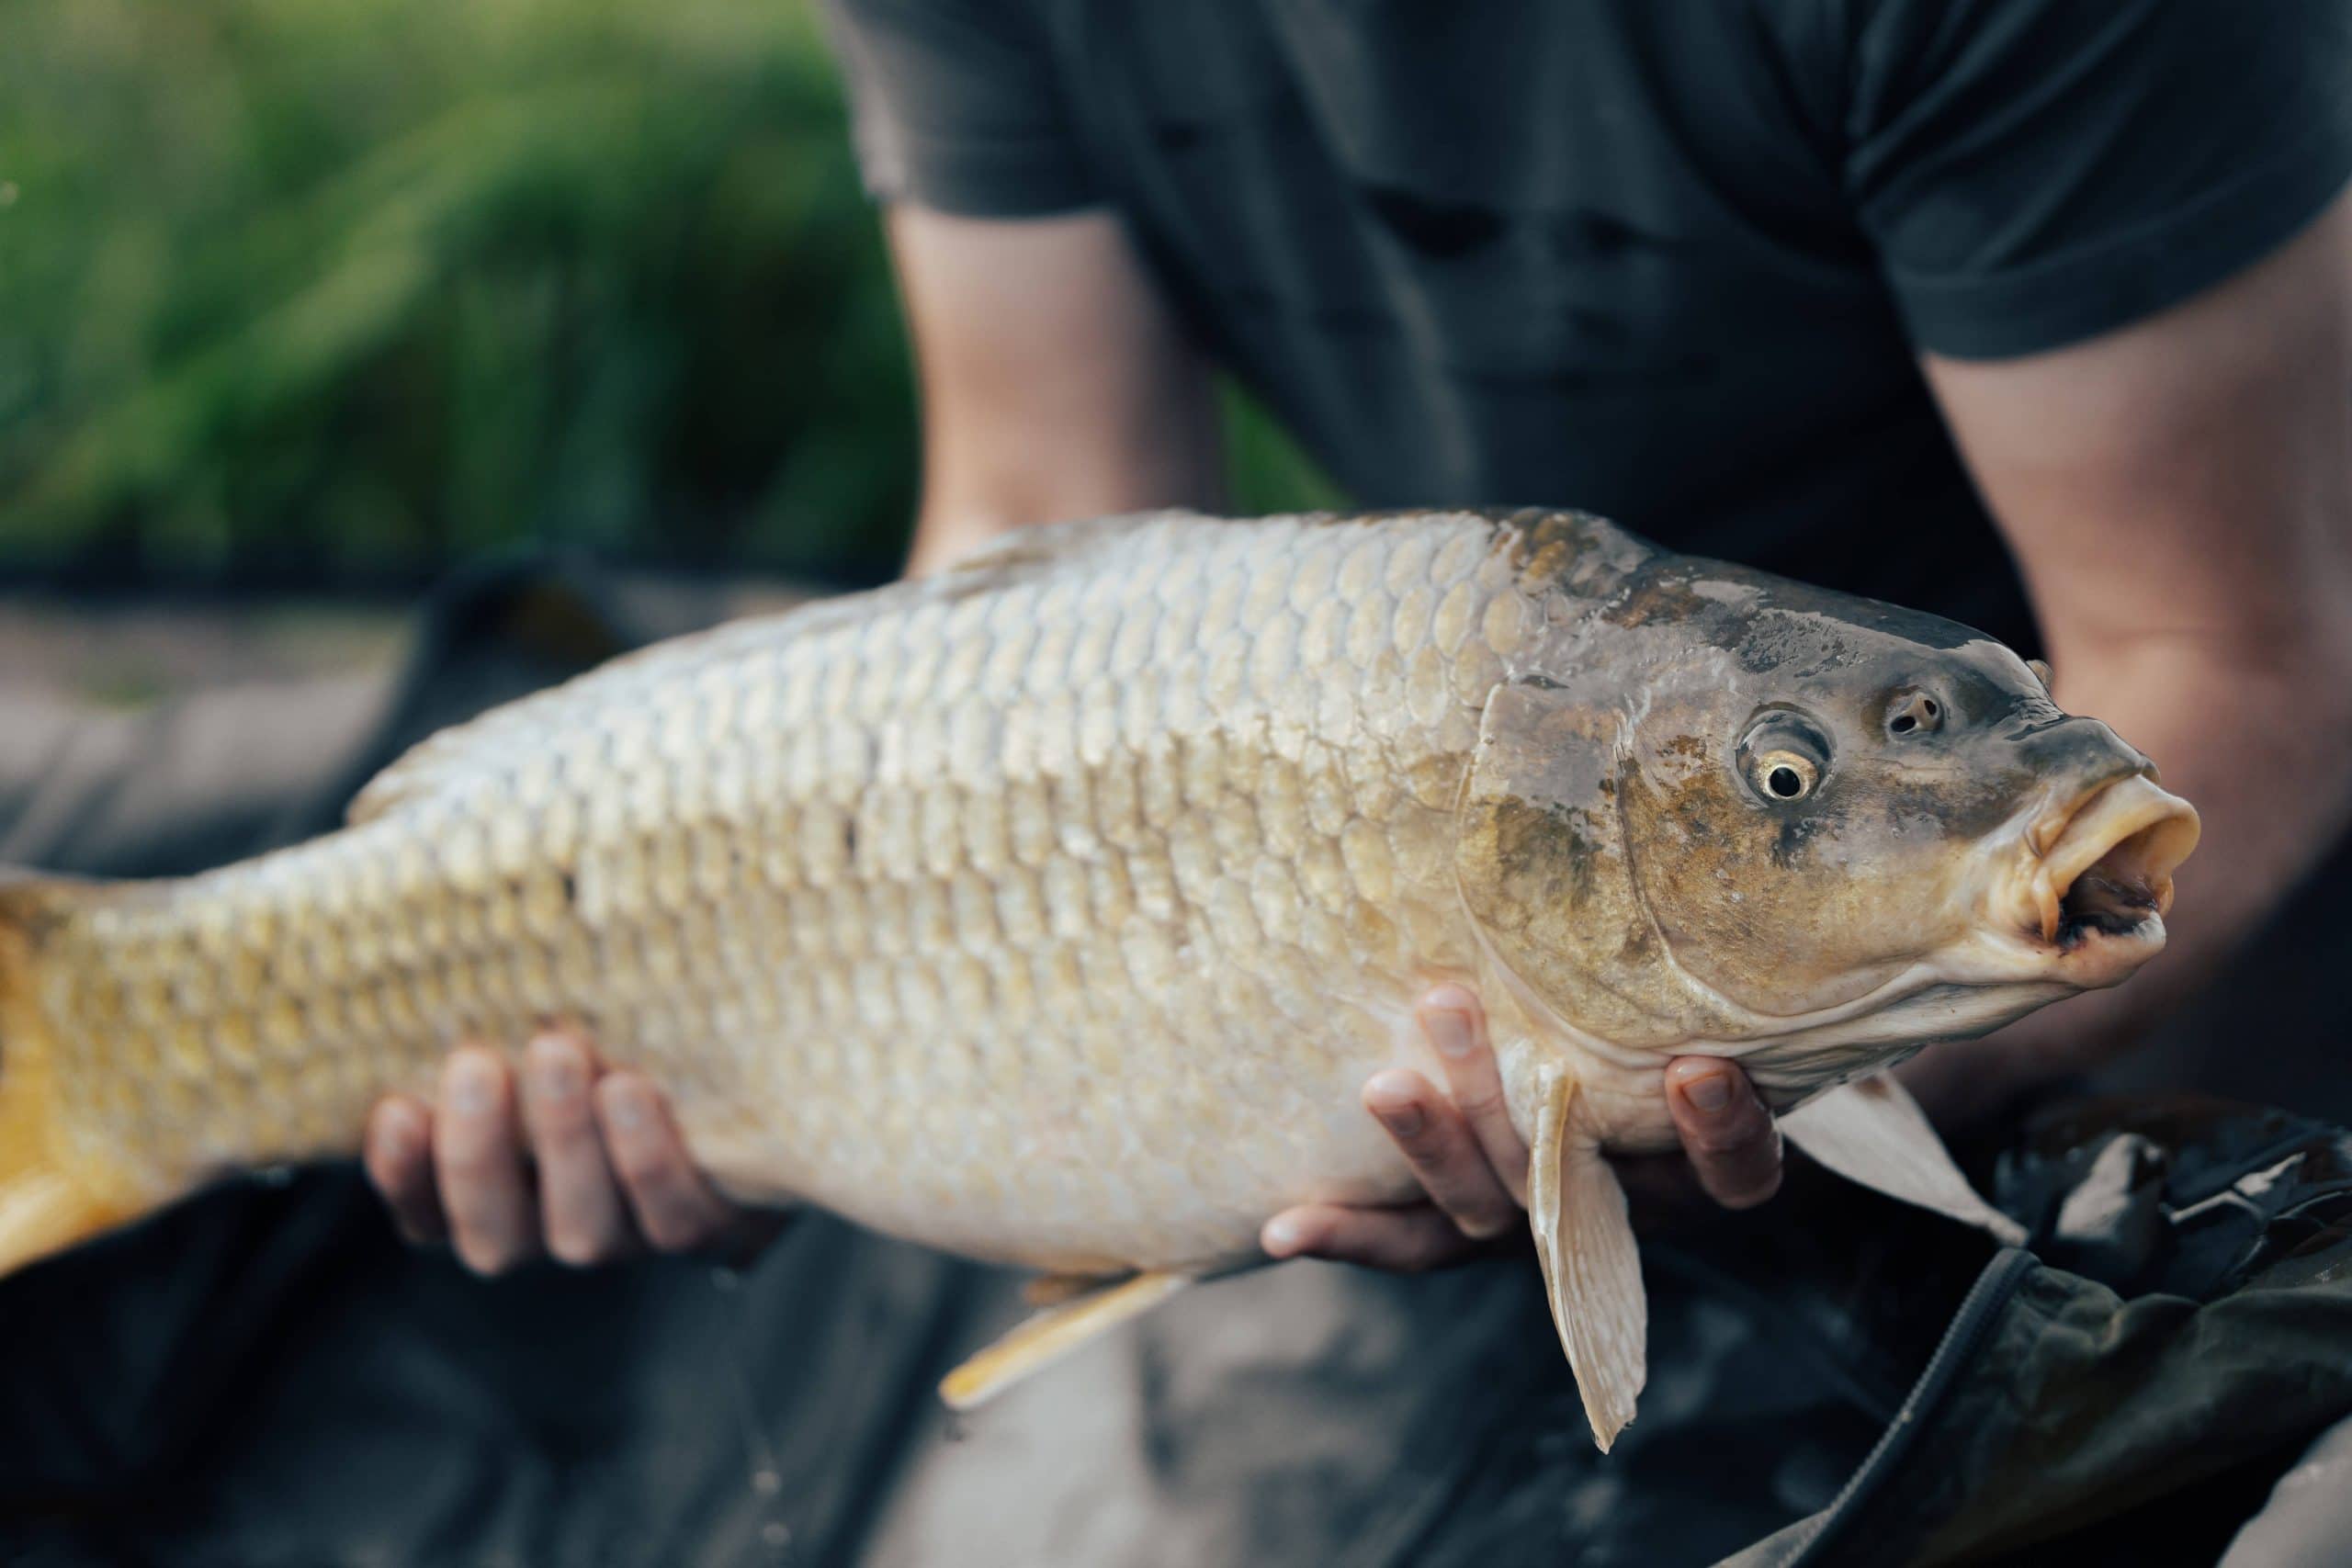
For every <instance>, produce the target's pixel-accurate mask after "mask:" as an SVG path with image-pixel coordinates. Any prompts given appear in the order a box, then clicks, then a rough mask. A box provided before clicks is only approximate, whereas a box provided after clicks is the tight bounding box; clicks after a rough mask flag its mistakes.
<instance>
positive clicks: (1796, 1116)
mask: <svg viewBox="0 0 2352 1568" xmlns="http://www.w3.org/2000/svg"><path fill="white" fill-rule="evenodd" d="M1781 1131H1782V1132H1783V1133H1785V1134H1787V1135H1788V1139H1789V1142H1791V1143H1792V1144H1794V1145H1796V1146H1797V1147H1798V1148H1800V1149H1803V1150H1804V1152H1805V1153H1806V1154H1808V1155H1811V1156H1813V1157H1814V1158H1815V1160H1817V1161H1819V1162H1820V1163H1821V1164H1822V1165H1824V1166H1826V1167H1827V1168H1829V1169H1831V1170H1834V1171H1836V1172H1837V1173H1838V1175H1840V1176H1842V1177H1844V1178H1845V1179H1847V1180H1849V1181H1854V1182H1859V1183H1860V1184H1861V1185H1862V1186H1864V1187H1867V1188H1870V1189H1871V1190H1872V1191H1876V1192H1883V1193H1885V1194H1886V1195H1887V1196H1888V1197H1890V1198H1899V1199H1901V1200H1902V1201H1904V1202H1905V1203H1916V1204H1917V1205H1918V1206H1919V1207H1920V1208H1922V1209H1928V1210H1932V1211H1933V1212H1935V1213H1939V1214H1946V1215H1949V1216H1951V1218H1952V1219H1955V1220H1958V1221H1960V1222H1961V1223H1962V1224H1969V1225H1974V1226H1977V1227H1978V1228H1979V1229H1982V1230H1985V1231H1986V1232H1989V1233H1990V1234H1991V1235H1993V1237H1994V1238H1995V1239H1996V1240H1997V1241H1999V1242H2001V1243H2003V1244H2004V1245H2006V1246H2009V1247H2019V1246H2022V1245H2024V1242H2025V1237H2026V1230H2025V1227H2024V1226H2023V1225H2021V1224H2018V1223H2017V1221H2015V1220H2013V1219H2011V1218H2009V1216H2008V1215H2007V1214H2005V1213H2001V1211H2000V1210H1998V1209H1996V1208H1995V1207H1993V1205H1992V1204H1990V1203H1988V1202H1986V1201H1985V1200H1984V1198H1982V1197H1981V1196H1979V1195H1978V1193H1977V1191H1976V1189H1974V1188H1973V1187H1971V1186H1970V1185H1969V1184H1968V1178H1967V1177H1966V1176H1963V1175H1962V1174H1961V1169H1960V1167H1958V1166H1957V1165H1954V1164H1953V1163H1952V1158H1951V1151H1950V1150H1948V1149H1946V1148H1945V1147H1944V1141H1943V1139H1942V1138H1941V1137H1939V1136H1938V1135H1937V1133H1936V1129H1935V1126H1934V1124H1933V1123H1931V1122H1929V1121H1928V1114H1927V1112H1926V1111H1921V1110H1920V1109H1919V1102H1918V1101H1917V1100H1913V1099H1912V1098H1911V1095H1910V1092H1909V1091H1908V1090H1907V1089H1904V1087H1903V1086H1902V1085H1901V1084H1898V1083H1896V1082H1895V1081H1894V1078H1893V1077H1890V1076H1888V1075H1887V1074H1885V1073H1874V1074H1872V1075H1871V1077H1866V1078H1860V1079H1858V1080H1856V1081H1855V1082H1853V1083H1849V1084H1847V1085H1845V1086H1844V1087H1843V1088H1840V1089H1831V1090H1830V1091H1829V1092H1828V1093H1827V1094H1825V1095H1823V1096H1822V1097H1821V1098H1820V1099H1819V1100H1815V1101H1814V1102H1813V1103H1812V1104H1810V1105H1806V1106H1804V1107H1801V1108H1800V1109H1798V1110H1796V1111H1791V1112H1790V1113H1789V1114H1788V1115H1786V1116H1783V1117H1781Z"/></svg>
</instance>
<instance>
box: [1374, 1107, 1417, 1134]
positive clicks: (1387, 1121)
mask: <svg viewBox="0 0 2352 1568" xmlns="http://www.w3.org/2000/svg"><path fill="white" fill-rule="evenodd" d="M1374 1115H1376V1116H1378V1117H1379V1118H1380V1124H1381V1125H1382V1126H1384V1127H1385V1128H1387V1129H1388V1130H1389V1131H1390V1132H1392V1133H1394V1134H1397V1136H1398V1137H1400V1138H1409V1137H1411V1136H1412V1135H1413V1134H1416V1133H1418V1132H1419V1131H1420V1130H1421V1124H1422V1123H1423V1122H1427V1121H1428V1120H1429V1118H1428V1117H1426V1116H1424V1115H1422V1114H1421V1108H1420V1107H1419V1106H1418V1105H1409V1104H1408V1105H1387V1106H1382V1107H1380V1108H1379V1109H1377V1110H1376V1111H1374Z"/></svg>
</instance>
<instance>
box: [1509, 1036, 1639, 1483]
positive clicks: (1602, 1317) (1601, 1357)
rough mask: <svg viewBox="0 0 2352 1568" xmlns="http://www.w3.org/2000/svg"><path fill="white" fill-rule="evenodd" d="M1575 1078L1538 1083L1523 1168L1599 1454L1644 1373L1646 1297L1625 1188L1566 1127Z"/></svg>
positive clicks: (1627, 1414) (1539, 1248)
mask: <svg viewBox="0 0 2352 1568" xmlns="http://www.w3.org/2000/svg"><path fill="white" fill-rule="evenodd" d="M1576 1091H1577V1084H1576V1079H1575V1078H1574V1077H1570V1076H1569V1075H1568V1074H1566V1073H1560V1074H1558V1075H1557V1076H1556V1077H1554V1078H1553V1079H1552V1080H1551V1082H1549V1083H1548V1084H1547V1085H1546V1086H1545V1087H1544V1102H1543V1104H1542V1106H1541V1108H1540V1109H1539V1111H1538V1112H1537V1115H1536V1124H1535V1147H1534V1149H1533V1151H1532V1156H1531V1159H1530V1164H1529V1169H1528V1181H1527V1188H1528V1203H1527V1213H1528V1222H1529V1224H1531V1225H1532V1226H1533V1228H1534V1231H1535V1256H1536V1258H1537V1260H1538V1261H1539V1262H1541V1263H1542V1264H1543V1266H1544V1289H1545V1291H1546V1292H1548V1293H1549V1295H1550V1297H1551V1303H1552V1325H1553V1326H1554V1327H1555V1328H1556V1329H1557V1330H1558V1331H1559V1335H1560V1345H1561V1348H1563V1349H1565V1350H1566V1351H1567V1353H1568V1365H1569V1367H1570V1368H1572V1369H1573V1370H1574V1371H1575V1372H1576V1375H1577V1393H1579V1394H1581V1395H1582V1396H1583V1399H1584V1413H1585V1418H1586V1419H1587V1420H1588V1421H1589V1422H1591V1424H1592V1440H1593V1441H1594V1442H1595V1443H1597V1444H1599V1445H1600V1451H1601V1452H1603V1453H1607V1452H1608V1451H1609V1446H1610V1445H1611V1443H1613V1442H1615V1441H1616V1440H1617V1434H1618V1433H1619V1432H1621V1431H1623V1430H1624V1428H1625V1424H1626V1423H1627V1422H1629V1421H1631V1420H1633V1418H1634V1401H1635V1400H1636V1399H1637V1398H1638V1397H1639V1396H1640V1394H1641V1392H1642V1385H1643V1383H1644V1382H1646V1381H1647V1380H1648V1377H1649V1302H1648V1298H1647V1296H1646V1295H1645V1292H1643V1289H1642V1259H1641V1251H1640V1248H1639V1247H1638V1246H1637V1245H1636V1244H1635V1243H1634V1227H1633V1224H1632V1223H1631V1222H1630V1221H1628V1220H1627V1218H1626V1217H1625V1190H1624V1189H1623V1188H1622V1187H1620V1186H1619V1185H1618V1184H1617V1173H1616V1172H1615V1171H1613V1170H1611V1168H1609V1162H1608V1161H1607V1160H1605V1159H1603V1158H1602V1157H1601V1155H1600V1145H1599V1144H1598V1143H1597V1142H1595V1141H1594V1140H1592V1139H1590V1138H1588V1137H1583V1136H1580V1135H1578V1134H1576V1133H1575V1132H1574V1131H1572V1130H1571V1128H1570V1127H1569V1124H1568V1121H1569V1118H1568V1112H1569V1109H1570V1107H1571V1106H1572V1105H1573V1104H1574V1103H1575V1100H1576Z"/></svg>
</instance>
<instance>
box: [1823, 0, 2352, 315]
mask: <svg viewBox="0 0 2352 1568" xmlns="http://www.w3.org/2000/svg"><path fill="white" fill-rule="evenodd" d="M1851 21H1852V31H1851V32H1850V34H1849V38H1850V39H1851V48H1852V50H1853V54H1852V59H1851V70H1850V72H1849V77H1848V80H1849V82H1850V83H1851V89H1850V93H1849V97H1848V99H1847V123H1846V127H1845V132H1846V134H1845V137H1844V139H1843V140H1844V148H1845V154H1846V161H1845V171H1844V172H1845V178H1846V182H1847V187H1848V190H1849V194H1850V196H1851V197H1852V199H1853V201H1854V202H1855V204H1856V209H1857V211H1858V212H1859V213H1860V219H1861V221H1862V224H1863V226H1864V228H1865V229H1866V230H1867V231H1868V232H1869V234H1870V236H1871V239H1872V241H1873V242H1874V243H1876V245H1877V248H1878V252H1879V255H1880V258H1881V264H1882V265H1883V268H1884V270H1885V274H1886V277H1887V281H1888V284H1889V286H1890V287H1891V288H1893V290H1894V296H1895V299H1896V301H1897V304H1898V306H1899V308H1900V310H1902V312H1903V315H1904V318H1905V321H1906V323H1907V325H1908V327H1909V330H1910V333H1911V335H1912V337H1913V340H1914V341H1915V342H1916V343H1917V344H1918V345H1919V346H1920V347H1922V348H1925V349H1928V350H1929V351H1931V352H1934V353H1937V354H1942V355H1949V356H1951V357H1954V358H1963V359H1997V358H2006V357H2009V356H2012V355H2023V354H2031V353H2035V352H2039V351H2041V350H2044V349H2051V348H2057V347H2060V346H2063V345H2064V344H2069V343H2074V342H2077V341H2079V340H2081V339H2084V338H2087V337H2091V336H2095V335H2097V334H2098V333H2103V332H2108V331H2110V330H2112V329H2114V328H2116V327H2120V326H2122V325H2125V324H2126V323H2128V322H2131V321H2135V320H2138V319H2139V318H2141V317H2143V316H2147V315H2150V314H2153V313H2154V312H2155V311H2157V310H2163V309H2164V308H2165V306H2167V305H2171V304H2174V303H2176V302H2177V301H2178V300H2181V299H2186V298H2187V297H2188V296H2189V295H2191V294H2194V293H2196V292H2198V291H2199V289H2202V288H2206V287H2208V286H2209V285H2211V284H2214V283H2218V282H2220V281H2221V280H2222V279H2223V278H2225V277H2227V276H2230V275H2231V274H2233V273H2234V272H2236V271H2238V270H2240V269H2241V268H2243V267H2245V266H2246V265H2250V264H2252V263H2253V262H2255V261H2256V260H2258V259H2259V258H2261V257H2262V256H2263V255H2265V254H2267V253H2268V252H2270V251H2271V250H2273V249H2274V248H2276V247H2277V246H2278V245H2279V244H2281V243H2284V242H2285V241H2286V240H2288V239H2289V238H2290V237H2291V236H2292V235H2293V234H2294V233H2295V232H2296V231H2299V230H2301V228H2302V227H2304V226H2305V225H2306V224H2308V223H2309V222H2310V221H2311V220H2312V219H2314V218H2315V217H2317V216H2318V214H2319V213H2320V212H2321V211H2322V210H2323V209H2324V208H2325V207H2326V206H2327V204H2328V202H2329V200H2330V198H2331V197H2334V196H2335V193H2336V192H2337V191H2339V190H2340V189H2342V188H2343V186H2344V185H2345V183H2346V179H2347V178H2352V0H1877V3H1875V4H1872V3H1871V0H1858V9H1857V11H1856V12H1855V13H1853V14H1852V17H1851Z"/></svg>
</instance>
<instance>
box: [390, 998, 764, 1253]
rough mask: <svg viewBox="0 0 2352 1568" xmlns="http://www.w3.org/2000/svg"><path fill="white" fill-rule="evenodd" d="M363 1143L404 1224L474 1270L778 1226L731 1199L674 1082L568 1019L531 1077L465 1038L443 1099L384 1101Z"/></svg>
mask: <svg viewBox="0 0 2352 1568" xmlns="http://www.w3.org/2000/svg"><path fill="white" fill-rule="evenodd" d="M364 1149H365V1153H364V1163H365V1165H366V1168H367V1171H368V1179H369V1181H371V1182H372V1183H374V1185H375V1187H376V1190H378V1191H379V1192H380V1193H381V1194H382V1195H383V1198H384V1201H385V1202H386V1203H387V1204H389V1205H390V1208H391V1211H392V1218H393V1220H394V1222H395V1223H396V1224H398V1225H399V1227H400V1229H401V1234H402V1235H405V1236H407V1237H408V1238H409V1239H410V1240H411V1241H413V1242H416V1243H419V1244H420V1245H423V1244H431V1243H435V1242H443V1241H446V1242H447V1243H448V1244H449V1245H450V1247H452V1248H453V1249H454V1250H455V1251H456V1253H457V1255H458V1258H459V1259H460V1260H461V1261H463V1262H464V1263H465V1265H466V1267H467V1268H469V1269H472V1270H474V1272H476V1273H478V1274H499V1273H503V1272H504V1271H506V1270H507V1269H513V1268H515V1267H516V1266H517V1265H519V1264H522V1263H526V1262H528V1261H530V1260H531V1259H533V1258H538V1257H541V1256H543V1255H544V1256H548V1257H552V1258H556V1259H557V1260H558V1261H560V1262H563V1263H569V1264H573V1265H576V1266H583V1267H584V1266H587V1265H591V1264H598V1263H612V1262H616V1261H619V1260H620V1259H623V1258H632V1257H636V1256H638V1255H639V1254H641V1253H644V1252H646V1251H648V1250H651V1251H657V1252H701V1251H717V1252H724V1251H729V1250H737V1249H745V1248H748V1247H752V1246H756V1245H757V1244H758V1243H760V1242H762V1241H764V1240H765V1239H767V1237H768V1236H770V1235H773V1234H774V1232H775V1227H776V1225H777V1224H779V1223H780V1217H779V1216H778V1215H777V1214H776V1213H774V1212H771V1211H766V1210H754V1209H746V1208H743V1207H741V1206H740V1205H738V1204H736V1203H733V1202H731V1201H729V1200H728V1199H726V1198H725V1197H722V1196H721V1195H720V1194H719V1192H718V1190H717V1189H715V1188H713V1187H712V1186H711V1184H710V1182H709V1180H708V1179H707V1178H706V1177H705V1176H704V1175H703V1174H702V1172H701V1171H700V1170H699V1169H697V1168H695V1164H694V1162H693V1160H692V1159H691V1158H690V1157H689V1156H688V1155H687V1153H686V1146H685V1142H684V1139H683V1138H682V1137H681V1136H680V1134H679V1133H678V1127H677V1123H676V1122H675V1121H674V1120H673V1118H672V1116H671V1114H670V1107H669V1102H668V1101H667V1100H666V1099H665V1098H664V1097H663V1096H662V1092H661V1091H660V1090H659V1089H655V1088H654V1086H653V1085H652V1083H651V1082H650V1081H649V1080H648V1079H646V1078H645V1077H642V1076H640V1075H639V1074H636V1073H631V1072H624V1071H616V1070H614V1069H611V1068H608V1067H606V1066H605V1065H604V1063H603V1062H602V1061H601V1060H600V1059H599V1058H598V1056H597V1055H596V1050H595V1047H594V1044H593V1043H591V1042H590V1041H588V1040H587V1039H586V1038H585V1037H583V1036H582V1035H580V1034H578V1033H575V1032H568V1031H550V1032H547V1033H544V1034H541V1035H540V1036H538V1037H537V1038H536V1039H534V1040H533V1041H532V1042H531V1043H530V1045H529V1046H528V1048H527V1049H526V1051H525V1052H524V1057H523V1070H522V1072H521V1073H520V1074H516V1073H515V1072H514V1071H512V1070H511V1069H510V1068H509V1067H508V1065H507V1062H506V1058H505V1057H504V1056H503V1055H501V1054H499V1053H498V1052H496V1051H493V1050H491V1049H490V1048H488V1047H487V1046H484V1045H481V1044H478V1043H469V1044H464V1045H460V1046H459V1047H458V1049H457V1050H456V1051H454V1052H452V1053H451V1054H450V1055H449V1059H448V1061H447V1064H446V1065H445V1066H444V1067H443V1069H442V1074H441V1081H440V1085H439V1088H438V1090H437V1092H436V1093H435V1097H434V1100H433V1101H432V1103H430V1104H427V1103H426V1102H425V1101H424V1100H419V1099H416V1098H414V1097H413V1096H408V1095H394V1096H391V1097H390V1098H387V1099H385V1100H381V1101H379V1103H378V1104H377V1106H376V1108H375V1110H374V1111H373V1112H371V1113H370V1115H369V1116H368V1134H367V1141H366V1144H365V1145H364Z"/></svg>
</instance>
